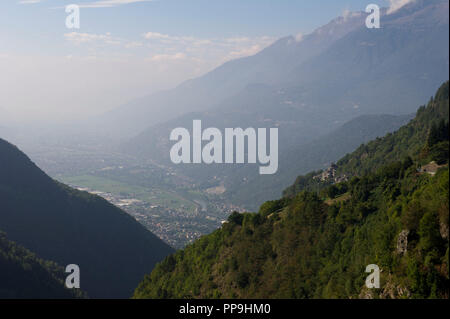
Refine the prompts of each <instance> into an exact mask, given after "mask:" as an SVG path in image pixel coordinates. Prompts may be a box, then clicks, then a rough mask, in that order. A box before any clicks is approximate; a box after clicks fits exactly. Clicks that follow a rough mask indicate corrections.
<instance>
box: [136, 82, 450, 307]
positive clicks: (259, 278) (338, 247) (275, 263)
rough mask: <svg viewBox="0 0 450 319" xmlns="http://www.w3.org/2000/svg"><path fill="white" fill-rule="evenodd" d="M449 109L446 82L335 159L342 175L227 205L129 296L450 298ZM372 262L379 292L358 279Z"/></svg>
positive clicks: (312, 178) (306, 178) (306, 179)
mask: <svg viewBox="0 0 450 319" xmlns="http://www.w3.org/2000/svg"><path fill="white" fill-rule="evenodd" d="M448 108H449V104H448V82H447V83H445V84H444V85H443V86H442V87H441V88H440V89H439V91H438V92H437V94H436V96H435V97H434V98H433V99H432V100H431V101H430V102H429V103H428V105H427V106H426V107H421V108H420V109H419V111H418V112H417V116H416V118H415V119H414V120H413V121H412V122H410V123H409V124H408V125H406V126H404V127H402V128H401V129H400V130H398V131H397V132H395V133H393V134H389V135H388V136H386V137H384V138H381V139H377V140H376V141H374V142H371V143H369V144H367V145H366V146H362V147H360V148H359V149H358V150H357V151H355V152H354V153H352V154H350V155H347V156H346V157H344V158H343V159H342V160H341V161H339V162H338V168H337V171H338V173H337V174H342V175H337V174H336V175H337V177H339V176H340V177H342V178H341V179H340V180H341V182H339V183H336V178H335V177H333V178H331V179H328V180H327V179H324V180H322V179H320V178H317V174H318V172H317V173H311V174H309V175H307V176H303V177H300V178H299V179H298V180H297V182H296V184H295V185H293V186H292V187H291V188H289V189H288V190H287V191H286V192H285V195H286V196H285V197H284V198H282V199H280V200H277V201H271V202H267V203H265V204H263V205H262V206H261V208H260V210H259V212H258V213H256V214H250V213H246V214H239V213H233V214H232V215H231V216H230V218H229V220H228V222H227V223H226V224H224V225H223V227H222V228H221V229H219V230H217V231H215V232H214V233H212V234H210V235H208V236H204V237H202V238H201V239H200V240H198V241H196V242H195V243H194V244H192V245H190V246H188V247H187V248H186V249H184V250H180V251H178V252H177V253H176V254H174V255H171V256H169V257H168V258H166V259H165V260H164V261H163V262H162V263H160V264H159V265H158V266H157V267H156V268H155V269H154V270H153V272H152V273H151V274H150V275H148V276H146V278H145V279H144V281H143V282H142V283H141V284H140V285H139V286H138V288H137V289H136V291H135V294H134V297H135V298H185V297H194V298H214V297H218V298H260V297H264V298H448V296H449V288H448V286H449V257H448V232H449V231H448V222H449V221H448V219H449V202H448V193H449V189H448V183H449V172H448ZM363 150H365V151H363ZM424 164H427V165H424ZM369 264H377V265H378V266H379V267H380V268H381V289H374V290H368V289H366V288H365V285H364V281H365V278H366V276H367V273H365V269H366V266H367V265H369Z"/></svg>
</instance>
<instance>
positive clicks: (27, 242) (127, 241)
mask: <svg viewBox="0 0 450 319" xmlns="http://www.w3.org/2000/svg"><path fill="white" fill-rule="evenodd" d="M0 203H1V204H0V229H1V230H2V231H4V232H6V233H7V234H8V237H9V238H10V239H11V240H13V241H15V242H17V243H19V244H21V245H23V246H25V247H26V248H27V249H30V250H31V251H33V252H35V253H36V254H38V255H39V256H40V257H41V258H44V259H48V260H53V261H55V262H57V263H58V264H60V265H62V266H65V265H68V264H77V265H79V266H80V269H81V278H82V279H81V288H82V289H84V290H85V291H87V292H88V294H89V296H90V297H97V298H108V297H112V298H119V297H121V298H126V297H129V296H130V294H131V292H132V290H133V288H134V286H135V285H136V283H137V282H139V280H140V279H141V277H142V276H143V274H144V273H146V272H148V271H149V270H150V269H152V267H153V266H154V264H155V263H156V262H158V261H160V260H161V259H163V258H164V257H165V256H166V255H167V254H169V253H171V252H172V249H171V248H170V247H169V246H168V245H166V244H165V243H163V242H162V241H161V240H160V239H158V238H157V237H156V236H155V235H153V234H152V233H150V232H149V231H147V230H146V229H145V228H144V227H143V226H141V225H140V224H139V223H138V222H137V221H135V220H134V219H133V218H132V217H130V216H129V215H127V214H126V213H125V212H123V211H122V210H120V209H119V208H117V207H115V206H113V205H111V204H109V203H108V202H107V201H106V200H104V199H102V198H100V197H97V196H93V195H90V194H88V193H85V192H79V191H76V190H74V189H71V188H69V187H67V186H65V185H62V184H59V183H57V182H55V181H54V180H52V179H51V178H49V177H48V176H47V175H46V174H45V173H44V172H42V171H41V170H40V169H39V168H38V167H37V166H36V165H34V164H33V163H32V162H31V161H30V160H29V158H28V157H27V156H26V155H25V154H23V153H22V152H21V151H20V150H19V149H17V148H16V147H15V146H13V145H11V144H9V143H8V142H6V141H4V140H1V139H0Z"/></svg>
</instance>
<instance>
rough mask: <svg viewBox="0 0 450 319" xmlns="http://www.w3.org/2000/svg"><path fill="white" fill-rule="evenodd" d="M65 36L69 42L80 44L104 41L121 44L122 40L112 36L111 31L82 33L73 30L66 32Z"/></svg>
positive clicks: (105, 42)
mask: <svg viewBox="0 0 450 319" xmlns="http://www.w3.org/2000/svg"><path fill="white" fill-rule="evenodd" d="M64 37H65V38H66V40H68V41H69V42H71V43H73V44H76V45H80V44H83V43H93V42H96V43H103V44H110V45H119V44H121V40H120V39H118V38H114V37H112V36H111V33H109V32H107V33H105V34H94V33H80V32H71V33H66V34H64Z"/></svg>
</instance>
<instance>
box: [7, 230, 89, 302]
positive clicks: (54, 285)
mask: <svg viewBox="0 0 450 319" xmlns="http://www.w3.org/2000/svg"><path fill="white" fill-rule="evenodd" d="M0 269H1V271H0V299H23V298H27V299H41V298H42V299H44V298H45V299H48V298H51V299H68V298H79V297H83V296H85V295H84V294H83V293H82V292H80V291H79V290H77V289H75V290H69V289H66V288H65V287H64V278H65V276H67V275H68V274H65V273H64V268H63V267H61V266H59V265H57V264H56V263H54V262H50V261H45V260H42V259H40V258H38V257H37V256H36V255H35V254H33V253H32V252H30V251H29V250H27V249H25V248H23V247H22V246H20V245H17V244H16V243H14V242H12V241H10V240H8V238H7V237H6V235H5V234H4V233H2V232H0Z"/></svg>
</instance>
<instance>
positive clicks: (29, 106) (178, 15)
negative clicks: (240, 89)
mask: <svg viewBox="0 0 450 319" xmlns="http://www.w3.org/2000/svg"><path fill="white" fill-rule="evenodd" d="M404 2H407V0H390V1H387V0H378V1H373V0H367V1H364V0H339V1H336V0H321V1H317V0H309V1H307V0H297V1H294V0H292V1H289V0H270V1H269V0H222V1H216V0H155V1H146V0H97V1H95V0H79V1H76V0H69V1H66V0H23V1H20V0H2V1H0V123H1V122H2V121H3V122H4V121H5V119H7V118H10V119H11V118H12V119H20V120H32V121H38V120H39V121H42V120H50V121H53V120H55V119H73V118H80V117H85V116H90V115H92V114H98V113H101V112H104V111H105V110H108V109H111V108H114V107H117V106H119V105H121V104H123V103H125V102H127V101H129V100H130V99H133V98H135V97H140V96H143V95H146V94H150V93H152V92H154V91H157V90H160V89H164V88H170V87H173V86H175V85H177V84H179V83H180V82H182V81H184V80H186V79H189V78H192V77H196V76H199V75H201V74H204V73H205V72H207V71H209V70H211V69H213V68H214V67H216V66H218V65H220V64H221V63H223V62H225V61H227V60H230V59H234V58H238V57H243V56H248V55H252V54H255V53H256V52H258V51H259V50H261V49H262V48H264V47H265V46H267V45H269V44H271V43H272V42H273V41H274V40H276V39H277V38H280V37H283V36H287V35H296V34H299V33H301V34H306V33H309V32H310V31H312V30H313V29H315V28H316V27H319V26H321V25H323V24H325V23H327V22H328V21H330V20H331V19H333V18H335V17H337V16H339V15H342V14H343V13H344V12H345V11H348V10H350V11H360V10H364V9H365V7H366V6H367V5H368V4H369V3H376V4H379V5H380V6H388V5H390V4H391V5H392V3H393V4H394V5H397V4H402V3H404ZM72 3H76V4H79V5H80V7H81V28H80V29H67V28H66V26H65V20H66V17H67V13H66V12H65V6H66V5H68V4H72ZM389 3H390V4H389Z"/></svg>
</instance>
